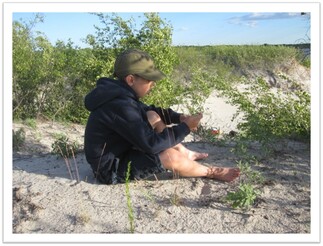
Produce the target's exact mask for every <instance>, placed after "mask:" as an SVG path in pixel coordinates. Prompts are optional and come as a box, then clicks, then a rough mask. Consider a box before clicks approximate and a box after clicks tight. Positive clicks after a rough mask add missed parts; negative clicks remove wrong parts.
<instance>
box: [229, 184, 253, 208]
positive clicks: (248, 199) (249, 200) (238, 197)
mask: <svg viewBox="0 0 323 246" xmlns="http://www.w3.org/2000/svg"><path fill="white" fill-rule="evenodd" d="M258 194H259V191H257V190H256V189H255V188H254V187H253V186H252V185H251V184H248V183H247V184H240V185H239V187H238V191H236V192H228V194H227V196H226V198H225V199H226V201H227V202H229V203H230V204H231V205H232V207H233V208H244V209H248V208H250V207H251V206H252V205H253V204H254V202H255V200H256V198H257V195H258Z"/></svg>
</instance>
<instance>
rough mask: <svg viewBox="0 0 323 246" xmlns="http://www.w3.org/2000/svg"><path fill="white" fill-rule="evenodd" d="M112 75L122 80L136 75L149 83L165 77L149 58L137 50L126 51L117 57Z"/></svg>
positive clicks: (146, 54)
mask: <svg viewBox="0 0 323 246" xmlns="http://www.w3.org/2000/svg"><path fill="white" fill-rule="evenodd" d="M113 75H114V76H116V77H118V78H119V79H124V78H125V77H126V76H128V75H137V76H140V77H142V78H144V79H146V80H150V81H157V80H161V79H163V78H164V77H165V74H164V73H163V72H161V71H160V70H159V69H157V68H156V67H155V65H154V61H153V59H152V58H151V56H150V55H149V54H148V53H146V52H143V51H141V50H137V49H130V50H126V51H124V52H122V53H121V54H120V55H119V56H118V57H117V59H116V61H115V63H114V74H113Z"/></svg>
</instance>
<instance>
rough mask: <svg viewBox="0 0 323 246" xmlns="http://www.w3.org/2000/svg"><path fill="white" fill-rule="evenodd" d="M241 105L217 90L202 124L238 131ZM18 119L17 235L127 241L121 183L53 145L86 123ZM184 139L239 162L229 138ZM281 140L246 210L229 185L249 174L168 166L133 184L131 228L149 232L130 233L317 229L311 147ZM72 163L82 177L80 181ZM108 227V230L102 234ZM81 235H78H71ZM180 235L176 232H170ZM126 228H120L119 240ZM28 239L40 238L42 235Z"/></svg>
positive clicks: (222, 159) (168, 235)
mask: <svg viewBox="0 0 323 246" xmlns="http://www.w3.org/2000/svg"><path fill="white" fill-rule="evenodd" d="M223 109H225V110H223ZM235 112H236V108H235V107H233V106H231V105H228V104H227V103H226V102H225V100H224V99H222V98H219V97H217V95H216V93H213V94H212V95H211V96H210V98H208V100H207V101H206V103H205V114H204V119H203V121H202V124H203V125H205V126H209V127H218V128H220V129H221V132H222V133H228V132H229V131H230V130H236V124H237V121H234V122H232V121H231V118H232V115H233V114H234V113H235ZM21 127H23V128H24V129H25V131H26V141H25V145H24V146H23V148H21V150H20V151H16V152H14V154H13V180H12V189H13V214H12V216H13V219H12V232H13V235H20V234H36V235H39V236H41V234H46V235H47V234H55V235H56V234H57V235H56V236H54V237H50V238H51V239H49V240H52V241H53V242H56V241H60V240H63V241H73V242H74V241H75V242H77V241H81V242H84V241H90V242H92V241H93V242H95V241H97V240H99V241H103V242H111V240H112V241H114V242H116V241H117V242H120V241H121V242H123V241H125V240H130V241H131V238H130V239H127V236H129V233H130V232H131V230H132V229H131V228H130V221H131V220H130V219H129V217H128V215H129V208H128V206H127V197H126V186H125V184H118V185H103V184H99V183H98V182H97V181H96V180H95V179H94V177H93V174H92V171H91V169H90V166H89V165H88V164H87V162H86V160H85V156H84V153H83V152H80V153H77V154H76V157H75V160H74V159H73V158H70V159H69V160H68V162H69V163H70V165H71V169H72V175H73V177H71V176H70V174H69V172H68V169H67V166H66V162H65V160H64V159H63V158H61V157H58V156H56V155H53V154H51V153H50V151H51V144H52V143H53V141H54V136H55V134H57V133H65V134H67V135H68V136H69V138H70V139H72V140H73V141H77V142H78V143H79V144H82V143H83V134H84V126H82V125H75V124H69V125H66V124H65V125H64V124H59V123H57V122H55V123H53V122H41V121H38V122H37V126H36V128H31V127H28V126H27V125H23V124H19V123H14V125H13V128H14V129H16V130H17V129H19V128H21ZM184 144H185V146H187V147H188V148H190V149H192V150H196V151H203V152H208V153H209V157H208V158H207V159H206V160H203V161H202V163H204V164H205V165H216V166H231V167H234V166H236V164H237V161H239V157H238V156H236V155H235V154H234V153H233V152H232V151H231V150H232V147H233V143H231V142H226V143H222V144H212V143H207V142H203V141H198V139H196V137H194V136H193V135H190V136H188V137H187V139H185V141H184ZM282 146H283V148H282V149H281V151H279V152H277V153H276V154H275V155H274V156H271V157H269V158H264V159H262V160H261V161H259V163H257V165H252V168H253V169H254V170H255V171H259V172H260V173H261V174H262V176H263V177H264V178H265V182H263V183H259V184H255V187H256V188H257V189H258V190H259V192H260V195H259V196H258V198H257V199H256V202H255V204H254V205H253V206H252V207H250V208H249V209H245V210H244V209H233V208H232V207H231V206H230V204H229V203H227V202H226V201H225V200H224V197H225V196H226V195H227V193H228V192H230V191H235V190H237V186H238V185H239V182H241V181H242V180H243V176H242V177H241V179H238V180H236V181H234V182H232V183H223V182H218V181H214V180H209V179H205V178H180V177H174V176H173V174H172V173H171V172H168V173H165V174H163V175H159V176H157V177H151V178H150V179H148V180H143V181H133V182H131V183H130V185H129V190H130V197H131V200H130V201H131V207H132V209H133V212H132V214H133V216H134V219H133V227H132V228H133V231H134V234H135V235H136V234H137V235H138V234H140V235H142V234H144V235H142V236H141V237H135V239H133V238H132V239H133V240H137V241H139V242H141V241H143V240H149V241H165V242H167V241H184V242H185V241H186V242H187V240H188V241H189V242H193V241H194V239H192V238H191V236H192V235H200V234H202V236H199V237H197V238H195V241H212V242H213V241H218V240H221V241H225V242H226V241H229V242H231V241H235V240H236V239H234V238H232V237H230V235H232V234H234V235H236V236H237V235H238V236H239V235H244V234H254V235H256V236H254V237H252V238H251V237H247V238H245V239H244V240H246V241H254V240H257V241H262V240H264V241H265V242H275V241H277V240H279V239H278V238H277V237H276V236H275V235H277V234H279V235H291V234H292V235H296V236H294V237H292V238H290V241H297V242H298V240H299V239H298V237H297V235H302V236H304V235H305V238H307V236H311V232H313V228H311V182H310V181H311V161H310V159H311V158H310V153H311V151H310V147H309V146H308V145H307V144H304V143H300V142H291V141H288V142H287V141H286V142H284V143H282ZM249 151H250V152H253V153H255V154H257V153H259V146H257V145H254V146H253V147H252V148H251V149H250V150H249ZM75 165H77V170H78V173H79V174H78V175H79V180H80V182H77V181H76V180H77V173H76V169H75ZM314 231H316V229H315V228H314ZM107 233H108V234H111V235H109V236H104V237H102V236H103V235H105V234H107ZM75 234H77V235H79V236H76V237H66V235H75ZM90 234H96V236H95V237H91V236H90ZM174 234H176V235H178V236H176V237H172V236H174ZM204 234H205V235H208V236H203V235H204ZM267 234H268V235H269V236H267V237H264V238H261V239H259V237H257V235H267ZM120 235H124V236H121V237H117V238H116V236H120ZM151 235H154V237H150V236H151ZM161 235H164V236H162V237H161ZM215 235H219V236H215ZM223 235H229V237H226V238H223ZM145 236H147V237H148V239H146V238H145ZM35 238H36V239H35ZM62 238H63V239H62ZM32 240H36V241H37V237H33V239H32ZM192 240H193V241H192ZM284 240H285V239H284Z"/></svg>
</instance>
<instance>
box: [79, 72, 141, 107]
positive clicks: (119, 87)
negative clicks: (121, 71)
mask: <svg viewBox="0 0 323 246" xmlns="http://www.w3.org/2000/svg"><path fill="white" fill-rule="evenodd" d="M121 95H122V96H130V97H134V98H137V97H136V94H135V92H134V91H133V90H132V89H131V87H129V86H128V85H127V84H126V83H124V82H123V81H119V80H114V79H109V78H100V79H99V80H98V81H97V82H96V87H95V88H94V89H93V90H92V91H91V92H90V93H89V94H87V95H86V96H85V99H84V104H85V107H86V109H87V110H89V111H94V110H95V109H97V108H98V107H100V106H101V105H102V104H104V103H106V102H108V101H111V100H112V99H114V98H116V97H119V96H121Z"/></svg>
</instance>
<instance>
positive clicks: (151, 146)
mask: <svg viewBox="0 0 323 246" xmlns="http://www.w3.org/2000/svg"><path fill="white" fill-rule="evenodd" d="M85 107H86V108H87V109H88V110H89V111H91V113H90V116H89V118H88V122H87V125H86V129H85V136H84V149H85V155H86V159H87V161H88V162H89V163H90V164H91V166H92V168H97V165H98V163H103V162H105V163H110V164H111V163H113V162H114V160H115V158H122V156H123V154H125V153H126V152H127V151H129V150H130V149H138V150H140V151H142V152H145V153H150V154H158V153H160V152H162V151H164V150H166V149H168V148H170V147H173V146H175V145H176V144H178V143H180V142H181V141H183V140H184V138H185V136H187V135H188V134H189V132H190V130H189V128H188V126H187V125H186V124H185V123H180V120H179V118H180V114H178V113H176V112H174V111H173V110H171V109H161V108H158V107H155V106H147V105H145V104H144V103H142V102H140V101H139V98H138V97H137V96H136V93H135V91H134V90H133V89H132V88H131V87H130V86H128V85H127V84H126V82H123V81H119V80H113V79H109V78H100V79H99V80H98V81H97V84H96V88H95V89H93V90H92V91H91V92H90V93H89V94H88V95H86V97H85ZM148 110H153V111H155V112H157V113H158V114H159V115H160V117H161V118H162V119H163V121H164V122H165V123H166V124H167V125H168V124H171V123H174V124H177V125H175V126H172V127H171V128H165V130H164V131H163V132H161V133H156V132H155V131H154V130H153V128H152V127H151V125H150V124H149V122H148V119H147V115H146V112H147V111H148ZM100 165H101V164H100Z"/></svg>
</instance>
